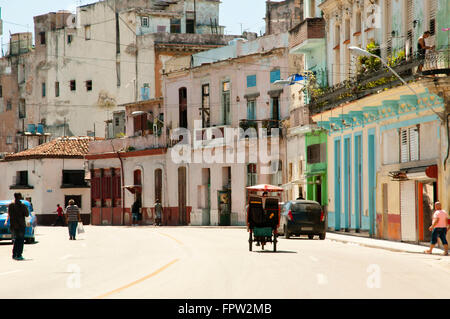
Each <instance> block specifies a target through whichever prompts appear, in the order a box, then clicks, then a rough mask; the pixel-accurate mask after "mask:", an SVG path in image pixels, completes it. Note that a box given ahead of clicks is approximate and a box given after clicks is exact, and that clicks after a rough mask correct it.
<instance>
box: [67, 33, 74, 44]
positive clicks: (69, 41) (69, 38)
mask: <svg viewBox="0 0 450 319" xmlns="http://www.w3.org/2000/svg"><path fill="white" fill-rule="evenodd" d="M72 40H73V35H71V34H68V35H67V43H68V44H70V43H72Z"/></svg>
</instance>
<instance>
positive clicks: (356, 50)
mask: <svg viewBox="0 0 450 319" xmlns="http://www.w3.org/2000/svg"><path fill="white" fill-rule="evenodd" d="M349 50H350V51H351V52H352V53H353V54H355V55H359V56H367V57H374V58H377V59H379V60H380V61H381V63H383V65H384V66H385V67H387V68H388V69H389V71H391V72H392V73H393V74H394V75H395V76H396V77H397V78H398V79H399V80H400V81H402V83H403V84H404V85H406V86H407V87H408V89H410V90H411V92H413V93H414V95H415V96H417V100H420V97H419V94H417V92H416V91H415V90H414V89H413V88H412V87H411V86H410V85H409V84H408V83H406V81H405V80H404V79H403V78H402V77H401V76H400V75H398V73H397V72H395V71H394V69H392V68H391V67H390V66H389V65H388V64H387V62H386V61H384V60H383V59H382V58H381V57H379V56H378V55H376V54H373V53H370V52H368V51H366V50H364V49H361V48H359V47H355V46H351V47H349ZM430 110H431V111H433V113H435V114H436V115H437V116H438V117H439V119H440V120H441V121H444V120H445V119H444V118H443V117H442V116H441V115H440V114H439V113H437V112H436V111H435V110H433V108H431V107H430Z"/></svg>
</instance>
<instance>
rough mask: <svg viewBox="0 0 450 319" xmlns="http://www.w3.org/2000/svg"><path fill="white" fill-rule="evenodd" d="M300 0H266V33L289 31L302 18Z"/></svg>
mask: <svg viewBox="0 0 450 319" xmlns="http://www.w3.org/2000/svg"><path fill="white" fill-rule="evenodd" d="M301 2H302V1H301V0H286V1H281V2H271V1H270V0H269V1H266V17H265V20H266V33H265V34H266V35H270V34H278V33H284V32H287V31H289V29H291V28H293V27H294V26H295V25H297V24H298V23H300V21H301V20H302V19H303V6H302V4H301Z"/></svg>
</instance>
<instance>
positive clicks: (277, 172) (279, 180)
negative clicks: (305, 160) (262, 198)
mask: <svg viewBox="0 0 450 319" xmlns="http://www.w3.org/2000/svg"><path fill="white" fill-rule="evenodd" d="M290 164H291V165H292V163H290ZM271 165H272V184H273V185H282V184H283V162H282V161H281V160H280V161H274V162H271ZM291 168H292V167H291Z"/></svg>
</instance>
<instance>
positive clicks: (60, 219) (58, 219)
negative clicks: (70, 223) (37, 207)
mask: <svg viewBox="0 0 450 319" xmlns="http://www.w3.org/2000/svg"><path fill="white" fill-rule="evenodd" d="M56 213H57V214H58V216H56V222H55V224H54V225H53V226H57V225H58V224H59V225H61V226H64V220H63V209H62V207H61V206H59V204H56Z"/></svg>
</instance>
